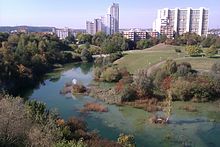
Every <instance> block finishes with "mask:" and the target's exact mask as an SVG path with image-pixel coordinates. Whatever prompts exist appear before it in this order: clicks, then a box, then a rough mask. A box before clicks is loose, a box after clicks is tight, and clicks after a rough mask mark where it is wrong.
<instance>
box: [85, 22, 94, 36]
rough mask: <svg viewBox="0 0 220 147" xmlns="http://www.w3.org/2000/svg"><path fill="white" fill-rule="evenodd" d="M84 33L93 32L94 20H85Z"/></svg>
mask: <svg viewBox="0 0 220 147" xmlns="http://www.w3.org/2000/svg"><path fill="white" fill-rule="evenodd" d="M86 33H88V34H91V35H94V34H95V29H94V22H91V21H86Z"/></svg>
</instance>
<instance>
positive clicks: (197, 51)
mask: <svg viewBox="0 0 220 147" xmlns="http://www.w3.org/2000/svg"><path fill="white" fill-rule="evenodd" d="M185 50H186V51H187V52H188V54H189V55H190V56H199V55H201V53H202V49H201V48H200V47H199V46H196V45H188V46H187V47H186V48H185Z"/></svg>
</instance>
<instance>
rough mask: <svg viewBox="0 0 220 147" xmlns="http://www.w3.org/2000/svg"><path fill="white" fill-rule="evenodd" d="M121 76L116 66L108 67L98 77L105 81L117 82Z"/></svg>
mask: <svg viewBox="0 0 220 147" xmlns="http://www.w3.org/2000/svg"><path fill="white" fill-rule="evenodd" d="M121 78H122V76H121V73H120V71H119V70H118V68H117V67H116V66H112V67H108V68H107V69H106V70H104V71H103V72H102V74H101V76H100V79H101V80H102V81H106V82H118V81H119V80H120V79H121Z"/></svg>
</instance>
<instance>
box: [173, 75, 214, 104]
mask: <svg viewBox="0 0 220 147" xmlns="http://www.w3.org/2000/svg"><path fill="white" fill-rule="evenodd" d="M171 92H172V95H173V99H174V100H184V101H186V100H191V99H193V100H194V101H199V102H201V101H208V100H213V99H214V98H215V93H216V90H215V87H214V83H213V81H211V79H209V77H206V76H199V77H196V78H189V79H187V80H184V79H178V80H176V81H175V82H174V83H173V84H172V86H171Z"/></svg>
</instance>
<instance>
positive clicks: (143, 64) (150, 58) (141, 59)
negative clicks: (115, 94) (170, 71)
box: [114, 44, 219, 73]
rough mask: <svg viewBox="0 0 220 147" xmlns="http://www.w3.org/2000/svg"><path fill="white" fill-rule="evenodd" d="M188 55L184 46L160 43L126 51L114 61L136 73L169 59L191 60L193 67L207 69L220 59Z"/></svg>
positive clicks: (178, 60) (179, 61) (178, 61)
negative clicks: (177, 50)
mask: <svg viewBox="0 0 220 147" xmlns="http://www.w3.org/2000/svg"><path fill="white" fill-rule="evenodd" d="M175 49H180V50H181V51H182V52H181V53H177V52H176V51H175ZM187 56H188V55H187V54H186V53H185V48H184V47H182V46H172V45H164V44H158V45H156V46H153V47H151V48H148V49H144V50H133V51H126V52H125V56H124V57H123V58H121V59H119V60H117V61H115V62H114V63H115V64H118V66H119V67H126V68H127V69H128V71H129V72H131V73H135V72H136V71H137V70H138V69H143V68H149V67H151V66H152V65H155V64H157V63H159V62H162V61H165V60H167V59H174V60H176V61H177V63H181V62H189V63H191V65H192V68H194V69H198V70H206V71H207V70H210V69H211V66H212V64H213V63H214V62H216V61H218V60H219V58H206V57H187Z"/></svg>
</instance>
